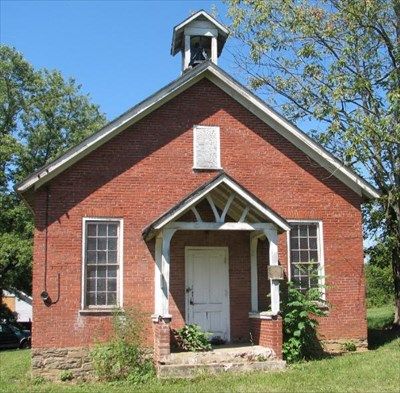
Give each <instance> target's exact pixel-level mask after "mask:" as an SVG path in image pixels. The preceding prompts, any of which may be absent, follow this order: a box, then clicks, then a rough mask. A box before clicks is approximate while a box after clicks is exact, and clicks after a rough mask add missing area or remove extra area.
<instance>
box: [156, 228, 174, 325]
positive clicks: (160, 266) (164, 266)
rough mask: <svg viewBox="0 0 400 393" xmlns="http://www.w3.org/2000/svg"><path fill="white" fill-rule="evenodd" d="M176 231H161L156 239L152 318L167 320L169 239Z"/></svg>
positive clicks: (168, 315)
mask: <svg viewBox="0 0 400 393" xmlns="http://www.w3.org/2000/svg"><path fill="white" fill-rule="evenodd" d="M175 232H176V229H163V230H162V231H161V232H160V234H159V235H158V236H157V237H156V244H155V259H156V266H155V276H154V317H155V318H158V317H159V316H161V317H163V318H169V317H170V314H169V302H168V294H169V270H170V269H169V265H170V245H171V239H172V236H173V235H174V233H175Z"/></svg>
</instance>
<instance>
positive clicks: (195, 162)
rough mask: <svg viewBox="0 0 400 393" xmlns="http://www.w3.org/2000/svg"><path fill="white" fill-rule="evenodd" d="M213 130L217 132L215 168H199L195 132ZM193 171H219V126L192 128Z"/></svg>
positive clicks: (195, 126) (196, 126)
mask: <svg viewBox="0 0 400 393" xmlns="http://www.w3.org/2000/svg"><path fill="white" fill-rule="evenodd" d="M210 128H212V129H214V130H216V131H217V142H216V143H217V165H216V166H215V167H212V168H211V167H201V166H198V165H197V148H196V140H197V132H198V131H200V130H204V129H210ZM193 169H200V170H210V171H214V170H219V169H222V167H221V130H220V127H219V126H198V125H194V126H193Z"/></svg>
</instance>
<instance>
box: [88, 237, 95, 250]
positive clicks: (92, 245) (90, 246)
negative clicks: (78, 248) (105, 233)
mask: <svg viewBox="0 0 400 393" xmlns="http://www.w3.org/2000/svg"><path fill="white" fill-rule="evenodd" d="M87 249H88V250H96V238H92V237H90V238H89V239H87Z"/></svg>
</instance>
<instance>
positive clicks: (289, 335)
mask: <svg viewBox="0 0 400 393" xmlns="http://www.w3.org/2000/svg"><path fill="white" fill-rule="evenodd" d="M320 299H321V291H320V289H319V288H311V289H309V290H308V291H306V292H301V291H300V290H298V289H297V288H296V286H295V284H294V283H293V282H289V283H288V288H287V295H286V298H285V299H283V305H282V315H283V355H284V358H285V359H286V361H287V362H289V363H293V362H298V361H300V360H303V359H310V358H312V357H313V356H314V355H315V354H316V352H317V351H318V350H319V349H320V348H319V347H318V340H317V336H316V328H317V326H318V321H317V320H316V319H315V316H322V315H324V312H323V311H322V310H321V308H320V303H321V301H320Z"/></svg>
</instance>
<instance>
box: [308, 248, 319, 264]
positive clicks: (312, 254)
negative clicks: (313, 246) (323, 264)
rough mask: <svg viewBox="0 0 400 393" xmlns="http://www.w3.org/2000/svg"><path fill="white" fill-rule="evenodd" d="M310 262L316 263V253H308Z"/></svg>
mask: <svg viewBox="0 0 400 393" xmlns="http://www.w3.org/2000/svg"><path fill="white" fill-rule="evenodd" d="M310 262H318V251H310Z"/></svg>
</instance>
